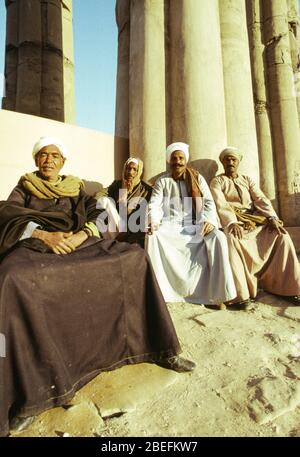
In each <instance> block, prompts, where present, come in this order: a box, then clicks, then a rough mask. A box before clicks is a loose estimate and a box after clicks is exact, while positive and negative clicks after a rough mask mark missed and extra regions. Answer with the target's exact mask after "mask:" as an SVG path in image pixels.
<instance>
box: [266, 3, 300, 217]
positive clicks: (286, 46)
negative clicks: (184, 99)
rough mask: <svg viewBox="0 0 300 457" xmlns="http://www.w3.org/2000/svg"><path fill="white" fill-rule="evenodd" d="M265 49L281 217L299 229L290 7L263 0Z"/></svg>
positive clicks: (298, 134)
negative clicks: (289, 23) (288, 11)
mask: <svg viewBox="0 0 300 457" xmlns="http://www.w3.org/2000/svg"><path fill="white" fill-rule="evenodd" d="M262 5H263V13H264V16H263V17H264V43H265V46H266V59H267V74H268V88H269V99H270V106H271V119H272V135H273V147H274V152H275V163H276V172H277V182H278V191H279V208H280V214H281V217H282V218H283V220H284V221H285V223H286V225H289V226H297V225H298V226H299V225H300V159H299V145H300V131H299V121H298V112H297V103H296V98H295V92H294V74H293V68H292V63H291V53H290V41H289V29H288V21H287V3H286V1H282V0H264V1H263V2H262Z"/></svg>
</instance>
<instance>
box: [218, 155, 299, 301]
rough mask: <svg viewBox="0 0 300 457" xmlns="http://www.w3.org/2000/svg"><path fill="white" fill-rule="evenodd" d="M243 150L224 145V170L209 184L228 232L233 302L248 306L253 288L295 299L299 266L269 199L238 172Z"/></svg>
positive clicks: (250, 180)
mask: <svg viewBox="0 0 300 457" xmlns="http://www.w3.org/2000/svg"><path fill="white" fill-rule="evenodd" d="M241 160H242V153H241V151H239V150H238V149H237V148H234V147H228V148H226V149H224V150H223V151H222V152H221V154H220V161H221V162H222V164H223V167H224V171H225V172H224V173H223V174H221V175H219V176H216V177H215V178H213V179H212V181H211V184H210V188H211V192H212V195H213V197H214V199H215V202H216V205H217V209H218V213H219V217H220V219H221V223H222V226H223V228H224V231H225V233H226V235H227V241H228V247H229V256H230V262H231V268H232V272H233V276H234V281H235V286H236V289H237V294H238V295H237V298H236V299H235V300H234V303H233V306H235V307H237V306H239V307H241V308H242V307H244V308H247V307H248V305H249V303H250V298H255V297H256V294H257V288H258V287H260V288H262V289H264V290H265V291H267V292H270V293H272V294H276V295H282V296H285V299H286V300H288V301H289V302H292V303H293V304H295V305H299V304H300V296H299V294H300V269H299V263H298V260H297V256H296V253H295V249H294V246H293V243H292V240H291V238H290V236H289V235H288V233H287V232H286V230H285V229H284V228H283V223H282V221H280V220H279V219H278V217H277V214H276V212H275V211H274V209H273V207H272V204H271V202H270V200H269V199H268V198H267V197H266V196H265V195H264V194H263V192H262V191H261V190H260V189H259V187H258V186H257V185H256V183H255V182H254V181H253V180H252V179H251V178H250V177H249V176H245V175H241V174H239V173H238V166H239V163H240V161H241Z"/></svg>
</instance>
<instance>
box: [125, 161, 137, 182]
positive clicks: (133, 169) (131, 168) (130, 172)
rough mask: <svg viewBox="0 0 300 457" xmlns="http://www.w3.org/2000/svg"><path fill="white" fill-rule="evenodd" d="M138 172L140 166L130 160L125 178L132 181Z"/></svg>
mask: <svg viewBox="0 0 300 457" xmlns="http://www.w3.org/2000/svg"><path fill="white" fill-rule="evenodd" d="M137 174H138V166H137V164H136V163H134V162H129V163H128V164H127V165H126V168H125V179H126V180H127V181H132V180H133V178H135V177H136V176H137Z"/></svg>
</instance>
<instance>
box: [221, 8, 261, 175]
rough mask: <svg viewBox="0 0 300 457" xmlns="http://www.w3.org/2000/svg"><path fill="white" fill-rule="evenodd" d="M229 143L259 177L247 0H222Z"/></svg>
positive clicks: (245, 168) (245, 166) (247, 168)
mask: <svg viewBox="0 0 300 457" xmlns="http://www.w3.org/2000/svg"><path fill="white" fill-rule="evenodd" d="M219 8H220V22H221V38H222V55H223V71H224V87H225V103H226V121H227V136H228V143H229V144H230V145H231V146H236V147H239V148H240V149H241V150H242V151H243V152H244V158H243V160H242V162H241V167H240V169H241V172H246V173H247V174H251V176H253V177H254V178H255V179H258V177H259V173H258V148H257V139H256V128H255V116H254V108H253V92H252V81H251V66H250V55H249V43H248V33H247V21H246V6H245V0H231V1H224V0H219Z"/></svg>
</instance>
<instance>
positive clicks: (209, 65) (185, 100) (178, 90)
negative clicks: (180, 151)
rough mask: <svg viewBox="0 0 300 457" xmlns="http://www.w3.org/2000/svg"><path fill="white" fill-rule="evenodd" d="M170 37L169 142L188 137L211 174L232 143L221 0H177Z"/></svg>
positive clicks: (172, 5) (171, 9)
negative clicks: (222, 43) (221, 21)
mask: <svg viewBox="0 0 300 457" xmlns="http://www.w3.org/2000/svg"><path fill="white" fill-rule="evenodd" d="M167 43H168V45H167V48H168V51H169V58H168V72H167V74H168V82H169V90H168V117H167V119H168V142H173V141H184V142H187V143H188V144H189V145H190V155H191V160H192V161H194V162H196V161H197V162H198V163H195V164H194V165H195V166H197V165H198V166H199V167H200V170H201V171H202V172H203V173H204V174H206V178H207V179H209V178H211V177H212V175H213V174H214V173H215V172H216V167H217V162H218V155H219V153H220V151H221V150H222V149H223V148H224V147H225V146H226V144H227V135H226V117H225V99H224V84H223V68H222V50H221V39H220V23H219V6H218V0H209V1H199V0H176V1H172V0H171V1H170V2H169V23H168V40H167ZM204 161H206V162H205V163H204ZM211 168H213V171H214V173H212V174H211V176H209V175H210V171H211ZM208 169H210V170H208ZM205 172H206V173H205Z"/></svg>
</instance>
